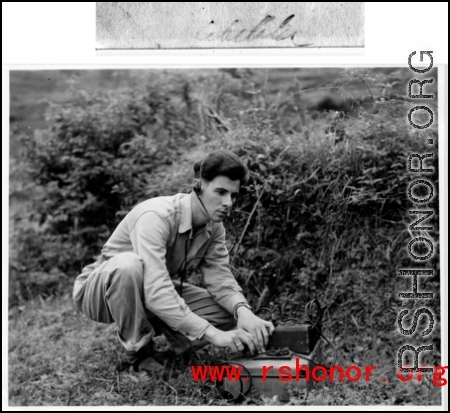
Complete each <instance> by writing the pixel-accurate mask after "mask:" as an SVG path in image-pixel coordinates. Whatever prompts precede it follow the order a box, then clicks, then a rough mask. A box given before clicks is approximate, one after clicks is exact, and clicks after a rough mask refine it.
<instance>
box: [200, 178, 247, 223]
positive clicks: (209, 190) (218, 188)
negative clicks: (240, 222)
mask: <svg viewBox="0 0 450 413" xmlns="http://www.w3.org/2000/svg"><path fill="white" fill-rule="evenodd" d="M239 186H240V182H239V180H237V181H232V180H231V179H230V178H228V177H226V176H216V177H215V178H214V179H213V180H212V181H211V182H207V181H202V186H201V188H202V192H201V194H200V198H201V200H202V201H203V204H204V205H205V208H206V209H207V211H208V213H209V217H210V219H211V220H212V221H213V222H222V221H223V219H224V218H225V217H226V216H227V213H228V212H229V210H230V209H231V207H232V205H233V203H234V201H235V199H236V196H237V195H238V194H239Z"/></svg>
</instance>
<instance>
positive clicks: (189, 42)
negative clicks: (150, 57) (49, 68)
mask: <svg viewBox="0 0 450 413" xmlns="http://www.w3.org/2000/svg"><path fill="white" fill-rule="evenodd" d="M96 4H97V8H96V49H97V50H99V51H102V50H103V51H107V50H123V49H125V50H141V49H193V48H199V49H204V48H207V49H223V48H225V49H226V48H323V47H326V48H336V47H340V48H360V49H364V33H365V31H364V23H365V19H364V2H287V3H286V2H179V3H178V2H97V3H96Z"/></svg>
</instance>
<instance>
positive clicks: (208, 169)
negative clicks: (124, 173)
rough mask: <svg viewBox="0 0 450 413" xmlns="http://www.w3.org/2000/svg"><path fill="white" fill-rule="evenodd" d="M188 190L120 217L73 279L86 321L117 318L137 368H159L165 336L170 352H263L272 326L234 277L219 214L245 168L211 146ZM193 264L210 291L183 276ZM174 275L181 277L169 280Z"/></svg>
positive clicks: (241, 180)
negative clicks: (159, 345)
mask: <svg viewBox="0 0 450 413" xmlns="http://www.w3.org/2000/svg"><path fill="white" fill-rule="evenodd" d="M194 173H195V179H194V182H193V192H191V193H190V194H183V193H179V194H176V195H174V196H163V197H157V198H152V199H149V200H147V201H144V202H142V203H140V204H139V205H137V206H136V207H134V208H133V209H132V210H131V211H130V212H129V213H128V214H127V215H126V216H125V218H124V219H123V220H122V222H120V224H119V225H118V227H117V228H116V230H115V231H114V232H113V234H112V235H111V237H110V238H109V240H108V241H107V242H106V244H105V245H104V247H103V249H102V252H101V255H100V256H99V257H98V258H97V261H96V262H95V263H93V264H90V265H88V266H87V267H85V268H84V269H83V270H82V273H81V274H80V275H79V276H78V277H77V278H76V280H75V285H74V290H73V300H74V303H75V305H76V307H77V308H78V309H79V310H80V311H82V312H83V313H84V314H86V315H87V316H88V317H89V318H90V319H92V320H94V321H97V322H100V323H113V322H115V323H116V325H117V333H118V338H119V340H120V342H121V343H122V345H123V347H124V348H125V353H126V358H127V361H128V362H129V363H130V364H132V365H133V367H134V369H135V370H148V369H151V366H152V365H155V360H154V358H153V356H154V355H155V351H154V349H153V346H152V339H153V337H154V336H155V335H156V334H158V333H163V334H164V335H165V336H166V338H167V340H168V342H169V343H170V345H171V347H172V349H173V351H174V352H175V353H176V354H181V353H183V352H185V351H187V350H189V349H190V348H191V346H192V347H193V348H200V347H202V346H204V345H206V344H208V343H211V344H213V345H215V346H217V347H228V348H229V349H230V350H231V351H233V352H235V351H239V350H243V349H244V346H247V347H248V349H249V350H250V352H251V353H255V352H262V351H264V349H265V346H266V345H267V343H268V339H269V335H270V334H272V332H273V330H274V326H273V324H272V323H270V322H267V321H264V320H262V319H261V318H259V317H257V316H256V315H255V314H253V312H252V311H251V308H250V306H249V305H248V303H247V300H246V298H245V297H244V295H243V294H242V289H241V288H240V287H239V285H238V284H237V282H236V280H235V278H234V277H233V275H232V273H231V270H230V265H229V254H228V250H227V247H226V245H225V229H224V226H223V224H222V221H223V220H224V218H225V217H226V216H227V214H228V213H229V211H230V208H231V207H232V205H233V202H234V200H235V197H236V195H237V194H238V193H239V189H240V187H241V185H242V184H243V183H245V181H246V179H247V176H248V170H247V168H246V166H245V165H244V164H243V163H242V162H241V160H240V159H239V157H237V156H236V155H235V154H234V153H232V152H229V151H224V150H219V151H214V152H212V153H210V154H209V155H207V156H206V157H205V158H204V159H203V160H202V161H199V162H197V163H196V164H195V165H194ZM194 268H199V269H200V270H201V271H202V274H203V276H204V283H205V285H206V290H205V289H203V288H199V287H197V286H194V285H190V284H188V283H185V282H183V278H184V276H185V274H186V272H188V271H189V270H192V269H194ZM175 275H178V276H179V277H180V278H181V280H180V281H178V280H172V277H173V276H175Z"/></svg>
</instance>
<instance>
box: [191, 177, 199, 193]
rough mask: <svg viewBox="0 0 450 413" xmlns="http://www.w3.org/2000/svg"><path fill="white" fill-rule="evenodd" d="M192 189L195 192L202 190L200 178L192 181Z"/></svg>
mask: <svg viewBox="0 0 450 413" xmlns="http://www.w3.org/2000/svg"><path fill="white" fill-rule="evenodd" d="M192 189H193V191H194V192H197V193H198V192H200V189H201V183H200V179H197V178H195V179H194V180H193V181H192Z"/></svg>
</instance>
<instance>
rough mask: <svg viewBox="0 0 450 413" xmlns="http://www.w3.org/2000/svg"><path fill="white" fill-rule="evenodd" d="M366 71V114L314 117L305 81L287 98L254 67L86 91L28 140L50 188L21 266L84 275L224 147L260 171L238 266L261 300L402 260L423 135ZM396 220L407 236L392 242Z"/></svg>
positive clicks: (247, 204) (53, 111)
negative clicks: (413, 167)
mask: <svg viewBox="0 0 450 413" xmlns="http://www.w3.org/2000/svg"><path fill="white" fill-rule="evenodd" d="M355 76H356V75H355ZM355 76H354V77H355ZM358 76H360V75H358ZM361 76H363V75H361ZM361 76H360V77H358V79H360V78H361V79H363V80H364V82H365V83H366V84H367V85H368V86H370V87H371V89H370V92H371V95H372V100H371V105H372V106H371V109H370V111H369V110H367V108H364V107H363V106H362V105H361V104H359V106H358V105H356V106H358V107H359V111H358V112H357V113H356V114H354V116H349V115H348V114H345V113H341V114H339V113H336V112H327V113H323V114H321V115H320V116H314V117H311V116H309V114H308V109H307V107H306V106H305V105H304V102H307V101H308V94H307V93H306V92H303V91H302V89H301V88H300V86H299V83H298V80H296V78H295V76H294V77H293V78H292V81H290V85H291V86H290V89H288V90H287V93H288V96H289V97H288V98H286V99H283V98H280V96H279V94H278V93H277V92H276V91H275V90H274V89H273V88H271V86H270V83H269V82H267V77H266V79H259V80H258V77H257V76H255V75H254V73H253V72H252V71H251V70H244V71H242V72H239V73H238V72H236V73H235V72H232V73H227V72H211V73H209V72H203V71H202V72H199V73H190V74H184V75H180V74H173V72H170V71H168V72H160V73H159V74H158V76H156V75H155V76H152V77H150V79H148V82H147V84H146V86H145V87H140V88H137V87H136V88H131V89H124V90H122V91H120V92H117V93H115V94H110V93H105V92H99V91H96V92H87V91H85V90H78V89H76V88H75V87H74V88H73V101H72V102H71V103H70V104H68V105H61V104H60V105H52V106H51V108H50V111H49V113H48V117H49V120H50V121H51V127H50V128H49V129H48V130H44V131H38V132H36V134H35V137H34V139H30V138H24V137H23V138H22V139H24V141H25V146H26V147H27V148H28V152H27V158H28V160H29V161H32V165H33V166H34V177H35V183H36V184H37V185H39V186H40V187H41V188H42V191H41V193H40V194H39V196H37V197H36V199H35V200H34V202H33V204H34V205H33V211H34V212H33V214H34V217H35V218H36V219H38V220H39V223H40V226H39V227H36V226H35V227H30V228H29V227H27V226H26V223H25V227H26V228H25V230H24V231H22V232H19V233H18V240H19V243H22V246H21V247H20V246H19V247H18V249H20V248H22V249H24V248H25V249H28V250H29V251H32V253H31V254H27V255H26V258H24V257H25V256H24V254H18V259H19V261H20V262H19V264H20V265H18V267H24V268H27V269H28V270H33V271H50V270H51V269H58V270H60V271H63V272H65V273H68V274H71V275H76V274H77V273H79V271H80V269H81V267H82V266H83V265H84V264H87V263H88V262H90V261H92V260H93V259H94V257H95V256H96V255H97V254H98V253H99V251H100V249H101V247H102V245H103V243H104V242H105V241H106V239H107V238H108V236H109V234H110V233H111V232H112V231H113V230H114V228H115V226H116V225H117V224H118V222H119V221H120V220H121V219H122V218H123V216H124V215H125V214H126V213H127V212H128V211H129V210H130V209H131V208H132V206H133V205H135V204H136V203H138V202H139V201H141V200H144V199H146V198H148V197H152V196H158V195H168V194H173V193H175V192H179V191H183V190H187V189H188V188H189V184H190V181H191V179H192V170H191V168H192V164H193V162H194V161H195V160H197V159H199V158H200V157H201V156H202V155H203V153H204V152H206V151H208V150H210V149H214V148H228V149H231V150H233V151H235V152H236V153H237V154H238V155H239V156H241V157H242V159H243V160H244V161H245V162H246V163H247V165H248V166H249V169H250V170H251V172H252V177H251V181H250V183H249V186H248V187H247V188H246V196H245V197H243V199H242V201H241V202H240V203H239V205H238V209H239V210H240V212H239V213H238V215H237V220H236V221H237V228H238V233H242V232H243V230H244V228H246V232H245V234H244V235H245V236H244V237H243V243H242V245H241V246H240V249H239V255H238V257H237V259H236V260H234V261H233V264H234V266H235V269H236V274H237V277H238V278H239V279H240V281H241V282H242V283H243V285H244V286H245V287H246V289H247V290H248V291H247V292H248V293H249V294H250V295H251V296H252V297H254V300H255V301H257V302H258V303H259V305H262V304H263V303H264V302H265V301H267V300H269V296H268V295H267V291H271V293H272V294H271V295H272V297H277V296H280V295H283V294H284V297H289V294H297V289H298V288H299V287H302V288H303V287H304V285H305V280H310V279H312V280H314V281H315V282H314V283H310V282H309V283H308V285H309V287H308V288H309V290H308V291H306V292H305V294H304V295H305V296H306V295H308V296H311V294H315V293H316V292H317V291H318V290H320V289H323V288H325V286H326V285H327V282H328V281H329V279H330V275H331V274H332V273H333V271H336V270H338V269H339V268H341V267H345V266H348V265H350V266H352V265H357V264H360V263H361V261H363V262H365V261H366V260H368V259H375V260H376V261H377V262H379V263H380V264H379V265H380V266H381V267H383V268H384V267H389V265H390V264H389V262H387V261H386V259H385V249H386V248H388V249H393V252H392V254H390V257H389V260H388V261H390V262H391V263H392V262H393V260H394V259H395V258H396V254H397V253H398V249H399V248H398V245H401V243H399V242H398V236H399V235H398V233H400V236H401V234H402V233H403V235H405V234H404V231H403V230H404V228H405V225H404V224H403V223H402V220H403V219H404V217H405V208H407V207H408V204H407V198H406V196H405V194H406V185H407V181H408V177H407V176H406V174H405V173H404V171H405V166H406V157H407V155H408V154H410V153H412V152H413V151H415V152H416V151H419V152H418V153H420V150H421V144H420V142H423V141H424V140H425V139H424V138H423V137H421V138H420V139H419V138H417V137H415V136H412V135H411V133H410V132H409V131H410V129H411V128H408V126H407V125H406V121H405V118H406V116H405V114H406V113H407V111H408V107H407V104H406V102H404V101H399V100H395V99H394V100H378V99H375V97H376V95H375V96H374V94H375V93H376V90H377V89H376V87H375V86H374V85H373V84H372V83H373V82H374V80H373V79H372V78H370V77H369V75H367V74H364V76H365V77H361ZM374 79H375V78H374ZM378 80H379V79H378ZM358 81H359V80H358ZM370 82H372V83H370ZM287 83H288V84H289V81H288V82H287ZM386 83H388V82H387V81H386V82H385V83H382V84H381V85H382V86H383V87H384V88H385V89H386V87H385V84H386ZM331 96H334V95H331ZM348 99H349V100H350V101H352V102H356V103H358V102H357V101H356V100H355V98H354V97H351V96H350V97H349V98H348ZM347 106H348V102H347V103H345V107H347ZM280 113H282V116H280ZM290 118H292V119H294V120H295V119H296V120H295V121H293V122H291V123H290V125H287V124H286V119H290ZM424 133H434V132H433V131H431V132H430V131H424ZM422 149H423V148H422ZM262 191H264V193H263V194H262V196H261V198H260V199H259V197H260V195H261V192H262ZM258 199H259V202H258V203H257V200H258ZM255 205H257V208H256V209H255V212H254V214H253V216H251V217H250V214H251V212H252V210H253V208H254V207H255ZM247 221H248V222H247ZM349 222H351V223H352V224H351V225H349ZM392 223H394V224H395V223H397V224H396V225H397V226H396V227H395V228H397V229H396V230H395V231H394V232H395V234H396V235H395V236H392V235H390V236H388V237H387V238H384V239H380V235H381V234H382V232H383V227H384V228H387V230H386V233H387V232H389V230H390V231H392V225H393V224H392ZM394 226H395V225H394ZM378 230H379V233H374V232H373V231H378ZM229 232H230V233H233V229H232V227H231V226H230V231H229ZM383 236H384V235H383ZM375 256H376V258H375ZM369 257H370V258H369ZM264 291H266V294H265V293H264ZM285 302H286V303H287V299H286V301H285Z"/></svg>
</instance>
